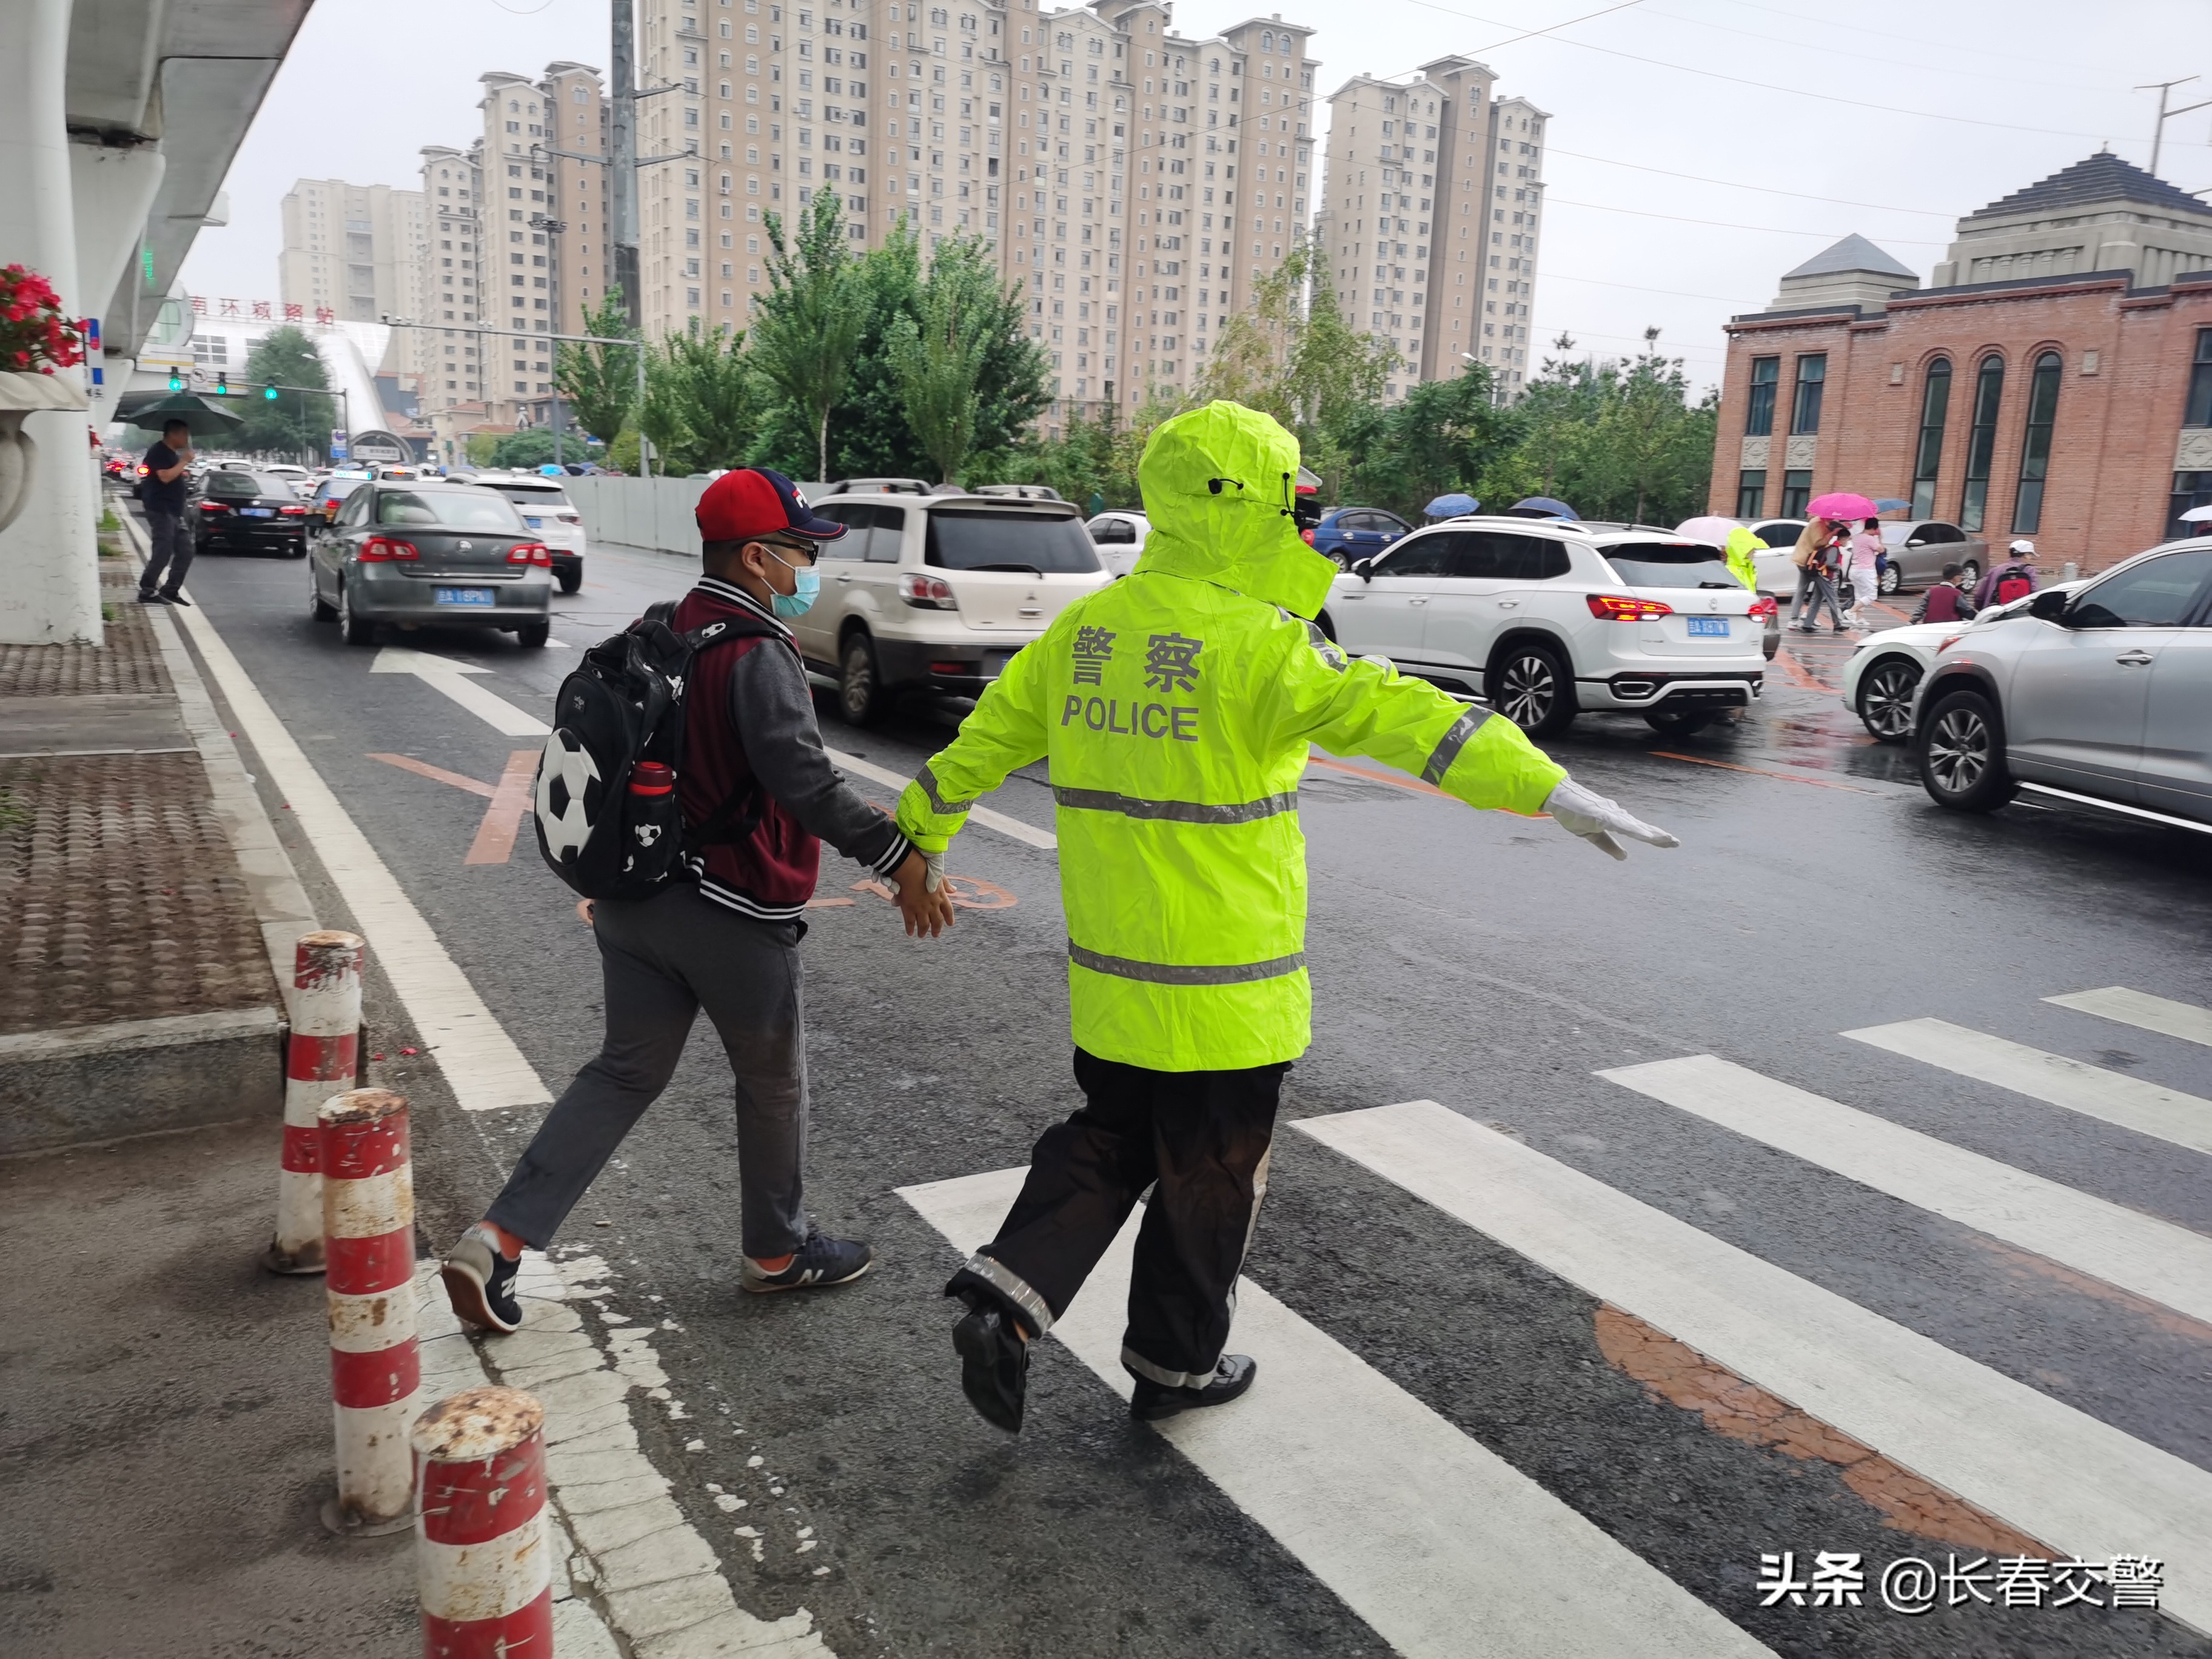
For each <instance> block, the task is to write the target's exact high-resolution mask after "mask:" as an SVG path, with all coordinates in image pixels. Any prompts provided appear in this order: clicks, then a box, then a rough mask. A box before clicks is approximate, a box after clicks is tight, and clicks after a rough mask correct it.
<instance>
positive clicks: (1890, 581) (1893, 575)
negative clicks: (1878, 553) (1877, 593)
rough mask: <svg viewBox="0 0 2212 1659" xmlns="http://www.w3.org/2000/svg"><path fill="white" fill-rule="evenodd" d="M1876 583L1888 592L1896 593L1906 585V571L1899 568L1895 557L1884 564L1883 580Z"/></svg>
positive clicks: (1882, 570) (1882, 569) (1883, 590)
mask: <svg viewBox="0 0 2212 1659" xmlns="http://www.w3.org/2000/svg"><path fill="white" fill-rule="evenodd" d="M1875 586H1877V587H1879V588H1880V589H1881V591H1882V592H1884V593H1886V594H1887V593H1894V592H1897V590H1898V589H1899V588H1900V587H1903V586H1905V573H1904V572H1903V571H1901V570H1899V568H1897V562H1896V561H1895V560H1894V559H1893V560H1891V561H1890V562H1889V563H1887V564H1886V565H1884V566H1882V568H1881V580H1880V581H1878V582H1876V583H1875Z"/></svg>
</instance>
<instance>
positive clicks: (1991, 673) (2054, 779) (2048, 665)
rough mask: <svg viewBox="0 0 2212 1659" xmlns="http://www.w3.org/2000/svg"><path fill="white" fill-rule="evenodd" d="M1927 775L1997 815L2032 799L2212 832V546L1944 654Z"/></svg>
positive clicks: (2102, 584) (2047, 604)
mask: <svg viewBox="0 0 2212 1659" xmlns="http://www.w3.org/2000/svg"><path fill="white" fill-rule="evenodd" d="M1913 748H1914V753H1915V756H1916V757H1917V759H1918V762H1919V766H1920V781H1921V783H1922V784H1923V787H1925V788H1926V789H1927V791H1928V793H1929V798H1930V799H1933V800H1934V801H1935V802H1936V805H1939V806H1947V807H1950V808H1952V809H1954V810H1955V811H1966V812H1987V811H1992V810H1994V809H1995V808H1996V807H2000V806H2002V805H2005V804H2006V803H2007V802H2008V801H2009V800H2011V799H2013V797H2014V796H2015V794H2016V793H2018V792H2019V791H2021V790H2022V789H2029V790H2033V791H2037V792H2039V793H2045V794H2051V795H2057V796H2060V797H2063V799H2069V800H2074V801H2080V802H2084V803H2086V804H2087V805H2093V806H2102V807H2106V808H2109V809H2111V810H2112V811H2120V812H2127V813H2133V814H2136V815H2138V816H2141V815H2145V814H2148V815H2152V816H2155V817H2160V818H2162V819H2165V820H2166V821H2168V822H2172V823H2181V824H2184V825H2186V826H2187V827H2190V828H2195V829H2212V547H2206V546H2205V545H2204V544H2203V543H2201V542H2196V541H2183V542H2171V543H2167V544H2164V545H2162V546H2159V547H2154V548H2152V549H2151V550H2149V551H2148V552H2145V553H2139V554H2137V555H2136V556H2135V557H2133V558H2131V559H2129V560H2126V561H2124V562H2122V563H2120V564H2118V565H2115V566H2114V567H2113V568H2112V569H2110V570H2108V571H2106V572H2105V573H2104V574H2102V575H2100V576H2098V577H2095V578H2093V580H2088V581H2086V582H2083V583H2081V584H2080V585H2079V586H2075V587H2073V588H2071V589H2070V590H2068V589H2061V588H2057V587H2048V588H2045V589H2044V590H2043V591H2042V592H2039V593H2036V594H2033V595H2031V596H2030V597H2029V599H2027V602H2026V604H2025V605H2021V607H2020V608H2018V609H2016V610H2009V611H2008V614H2006V615H2005V616H2004V617H2002V618H2000V619H1999V620H1998V621H1996V623H1992V624H1990V625H1988V626H1978V627H1968V628H1963V629H1960V630H1959V632H1958V635H1957V637H1956V638H1954V639H1953V640H1950V641H1947V642H1946V643H1945V644H1944V645H1942V647H1939V649H1938V651H1937V653H1936V664H1935V666H1934V667H1932V668H1931V669H1930V670H1929V673H1928V677H1927V678H1926V679H1925V680H1923V682H1922V684H1921V689H1920V696H1919V700H1918V702H1917V704H1916V705H1915V707H1914V709H1913Z"/></svg>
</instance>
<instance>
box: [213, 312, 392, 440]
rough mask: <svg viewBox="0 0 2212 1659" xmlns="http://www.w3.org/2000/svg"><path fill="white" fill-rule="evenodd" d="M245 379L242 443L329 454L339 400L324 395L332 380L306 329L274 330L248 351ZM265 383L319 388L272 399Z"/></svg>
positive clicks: (367, 415)
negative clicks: (264, 392)
mask: <svg viewBox="0 0 2212 1659" xmlns="http://www.w3.org/2000/svg"><path fill="white" fill-rule="evenodd" d="M240 378H241V384H242V385H243V386H246V387H247V388H248V390H247V391H246V392H245V394H244V398H243V399H242V403H243V406H242V407H240V408H239V410H238V413H240V414H241V415H243V416H245V417H246V425H245V427H244V428H243V429H242V430H241V431H240V434H239V445H240V447H241V448H243V449H246V450H249V451H258V450H274V451H276V452H278V453H283V454H286V455H297V456H300V457H301V459H306V460H309V461H320V460H322V459H325V458H326V457H327V456H328V455H329V453H330V441H331V428H333V427H335V426H336V425H337V399H336V398H330V397H326V396H322V395H319V394H320V392H321V391H322V389H323V388H325V387H326V386H329V385H330V383H331V382H330V378H329V376H328V375H327V374H325V371H324V368H323V359H322V356H321V354H320V353H319V352H318V351H317V350H316V349H315V343H314V342H313V340H311V339H309V338H308V337H307V332H306V331H305V330H303V329H300V328H297V327H295V326H294V325H291V324H289V323H287V324H285V325H283V327H281V328H272V329H270V331H269V332H268V333H266V334H264V335H263V336H262V337H260V338H259V339H258V340H257V341H255V342H254V343H253V348H252V350H250V351H248V352H247V353H246V373H245V374H244V375H243V376H242V377H240ZM264 386H279V387H283V386H313V387H314V388H316V390H315V391H314V392H304V393H303V392H284V391H279V392H277V394H276V398H275V399H274V400H271V399H270V398H264V396H262V393H261V388H262V387H264ZM356 413H357V414H358V415H359V416H360V417H361V418H362V420H363V421H373V420H375V419H376V418H377V415H378V411H376V410H357V411H356Z"/></svg>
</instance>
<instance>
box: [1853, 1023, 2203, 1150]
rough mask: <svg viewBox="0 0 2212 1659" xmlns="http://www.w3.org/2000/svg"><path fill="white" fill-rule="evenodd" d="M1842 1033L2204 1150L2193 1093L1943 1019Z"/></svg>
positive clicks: (2200, 1100) (2198, 1098) (2199, 1110)
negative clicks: (2010, 1040) (2047, 1051)
mask: <svg viewBox="0 0 2212 1659" xmlns="http://www.w3.org/2000/svg"><path fill="white" fill-rule="evenodd" d="M1844 1036H1847V1037H1850V1038H1851V1039H1852V1040H1853V1041H1854V1042H1865V1043H1871V1044H1872V1045H1873V1046H1874V1047H1875V1048H1887V1049H1888V1050H1889V1052H1890V1053H1892V1054H1903V1055H1904V1056H1905V1058H1906V1059H1907V1060H1922V1061H1924V1062H1926V1063H1927V1064H1928V1065H1930V1066H1941V1067H1942V1068H1943V1070H1945V1071H1947V1072H1956V1073H1959V1074H1960V1076H1961V1077H1971V1078H1978V1079H1980V1080H1981V1081H1983V1082H1984V1083H1994V1084H1996V1085H1997V1087H1998V1088H2000V1089H2009V1090H2011V1091H2013V1092H2014V1093H2015V1094H2022V1095H2027V1096H2028V1097H2030V1098H2032V1099H2035V1100H2042V1101H2048V1102H2049V1103H2051V1105H2053V1106H2063V1107H2064V1108H2065V1109H2067V1110H2068V1111H2069V1112H2080V1113H2081V1114H2082V1115H2084V1116H2087V1117H2097V1118H2102V1119H2103V1120H2104V1121H2106V1122H2107V1123H2117V1124H2118V1125H2119V1126H2120V1127H2122V1128H2124V1129H2133V1130H2134V1131H2136V1133H2138V1134H2146V1135H2155V1136H2156V1137H2157V1138H2158V1139H2160V1140H2170V1141H2172V1142H2173V1144H2174V1145H2175V1146H2187V1147H2189V1148H2191V1150H2193V1151H2196V1152H2212V1100H2206V1099H2204V1098H2203V1097H2202V1096H2200V1095H2191V1094H2184V1093H2183V1092H2182V1091H2180V1090H2179V1089H2169V1088H2166V1087H2165V1086H2164V1085H2161V1084H2157V1083H2153V1082H2150V1081H2149V1080H2148V1079H2144V1078H2139V1077H2129V1076H2127V1075H2126V1074H2124V1073H2120V1072H2107V1071H2106V1070H2104V1069H2103V1068H2101V1067H2100V1066H2088V1065H2084V1064H2083V1063H2082V1062H2081V1061H2080V1060H2069V1059H2067V1058H2066V1056H2065V1055H2063V1054H2045V1052H2044V1051H2043V1050H2042V1049H2040V1048H2029V1047H2028V1046H2027V1044H2026V1043H2024V1042H2008V1041H2007V1040H2006V1039H2004V1038H2003V1037H1997V1036H1989V1035H1987V1034H1986V1033H1984V1032H1981V1031H1970V1030H1967V1029H1966V1027H1964V1026H1963V1025H1954V1024H1950V1022H1948V1020H1941V1019H1906V1020H1899V1022H1898V1023H1897V1024H1893V1025H1869V1026H1867V1027H1865V1028H1864V1029H1863V1030H1857V1031H1846V1032H1844Z"/></svg>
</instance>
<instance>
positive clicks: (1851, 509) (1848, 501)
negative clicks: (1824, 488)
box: [1805, 489, 1881, 519]
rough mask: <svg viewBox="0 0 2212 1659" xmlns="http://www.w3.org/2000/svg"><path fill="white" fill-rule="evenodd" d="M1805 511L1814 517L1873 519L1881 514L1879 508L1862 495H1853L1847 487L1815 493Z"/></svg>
mask: <svg viewBox="0 0 2212 1659" xmlns="http://www.w3.org/2000/svg"><path fill="white" fill-rule="evenodd" d="M1805 510H1806V512H1808V513H1811V514H1812V515H1813V517H1814V518H1816V519H1873V518H1879V517H1880V516H1881V508H1879V507H1876V506H1875V504H1874V503H1873V502H1872V501H1869V500H1868V499H1867V498H1866V497H1865V496H1864V495H1852V494H1851V492H1850V490H1848V489H1835V490H1831V491H1829V493H1828V494H1826V495H1815V496H1814V498H1813V500H1812V501H1811V502H1810V503H1809V504H1808V506H1807V507H1806V508H1805Z"/></svg>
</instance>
